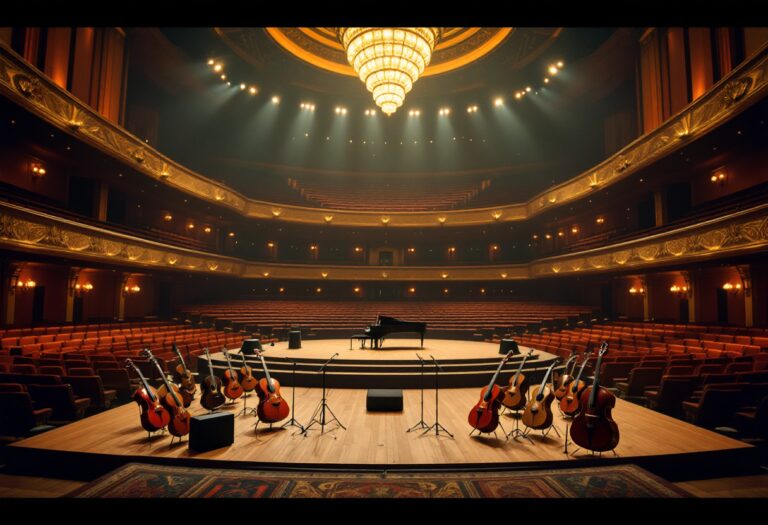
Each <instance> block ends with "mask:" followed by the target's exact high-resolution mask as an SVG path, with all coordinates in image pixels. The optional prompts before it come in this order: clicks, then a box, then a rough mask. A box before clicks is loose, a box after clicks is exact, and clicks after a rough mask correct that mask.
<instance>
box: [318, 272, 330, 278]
mask: <svg viewBox="0 0 768 525" xmlns="http://www.w3.org/2000/svg"><path fill="white" fill-rule="evenodd" d="M320 275H322V276H323V279H325V278H326V277H328V272H320Z"/></svg>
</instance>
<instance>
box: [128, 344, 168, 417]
mask: <svg viewBox="0 0 768 525" xmlns="http://www.w3.org/2000/svg"><path fill="white" fill-rule="evenodd" d="M125 364H126V365H128V366H130V367H132V368H133V369H134V370H135V371H136V373H137V374H138V375H139V379H141V384H142V386H141V387H139V388H138V389H137V390H136V392H135V393H134V394H133V400H134V401H136V402H137V403H138V404H139V407H140V408H141V416H140V419H141V426H142V427H143V428H144V430H146V431H147V432H156V431H158V430H160V429H161V428H163V427H166V426H168V423H170V421H171V414H169V413H168V411H167V410H166V409H165V407H163V406H162V405H161V404H160V398H159V397H158V395H157V391H156V390H155V389H154V388H153V387H151V386H150V385H149V383H148V382H147V378H146V377H144V374H142V373H141V370H139V367H137V366H136V364H135V363H134V362H133V361H131V360H130V359H126V360H125Z"/></svg>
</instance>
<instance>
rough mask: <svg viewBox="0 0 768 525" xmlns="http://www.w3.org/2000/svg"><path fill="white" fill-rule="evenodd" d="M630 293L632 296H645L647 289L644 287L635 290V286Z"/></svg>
mask: <svg viewBox="0 0 768 525" xmlns="http://www.w3.org/2000/svg"><path fill="white" fill-rule="evenodd" d="M629 293H630V294H632V295H645V289H643V288H642V287H639V288H635V287H634V286H633V287H632V288H630V289H629Z"/></svg>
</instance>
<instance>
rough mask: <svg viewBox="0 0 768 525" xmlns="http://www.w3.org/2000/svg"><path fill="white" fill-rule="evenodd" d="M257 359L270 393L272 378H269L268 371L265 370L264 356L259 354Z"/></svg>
mask: <svg viewBox="0 0 768 525" xmlns="http://www.w3.org/2000/svg"><path fill="white" fill-rule="evenodd" d="M259 359H261V366H262V368H264V375H265V376H266V377H267V386H269V391H270V392H271V391H272V378H271V377H269V369H268V368H267V363H266V362H265V361H264V356H263V355H261V354H259Z"/></svg>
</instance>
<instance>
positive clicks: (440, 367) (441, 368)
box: [429, 354, 443, 372]
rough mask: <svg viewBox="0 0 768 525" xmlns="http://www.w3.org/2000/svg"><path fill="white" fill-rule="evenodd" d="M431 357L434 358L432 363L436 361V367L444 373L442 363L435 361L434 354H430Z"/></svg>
mask: <svg viewBox="0 0 768 525" xmlns="http://www.w3.org/2000/svg"><path fill="white" fill-rule="evenodd" d="M429 357H430V358H432V361H434V363H435V366H436V367H437V368H439V369H440V371H441V372H443V367H442V366H440V363H438V362H437V359H435V358H434V357H433V356H432V354H429Z"/></svg>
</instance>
